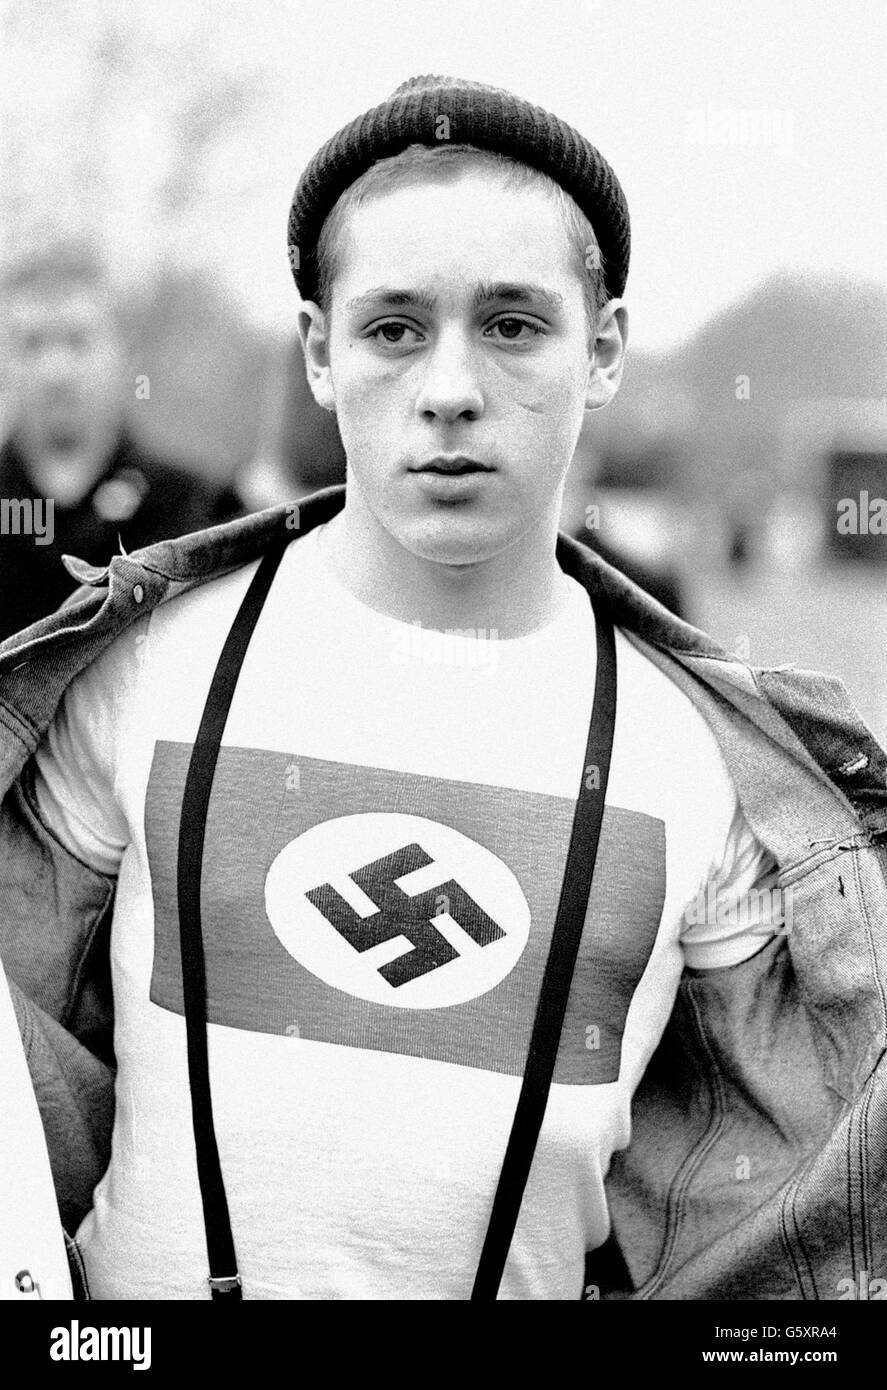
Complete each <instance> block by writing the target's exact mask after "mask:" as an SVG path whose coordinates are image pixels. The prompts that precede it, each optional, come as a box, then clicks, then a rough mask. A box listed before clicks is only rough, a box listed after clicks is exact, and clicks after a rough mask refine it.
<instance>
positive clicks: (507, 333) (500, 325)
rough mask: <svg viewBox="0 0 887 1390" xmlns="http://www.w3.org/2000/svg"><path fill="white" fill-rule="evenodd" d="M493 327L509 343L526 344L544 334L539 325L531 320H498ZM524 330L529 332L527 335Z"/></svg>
mask: <svg viewBox="0 0 887 1390" xmlns="http://www.w3.org/2000/svg"><path fill="white" fill-rule="evenodd" d="M491 327H492V328H495V329H498V331H499V334H500V336H501V337H502V338H504V339H505V340H506V342H509V343H518V342H526V341H528V339H529V338H534V337H536V335H537V334H539V333H541V332H542V329H541V328H540V327H539V325H538V324H535V323H531V322H530V320H529V319H516V318H504V319H497V320H496V322H495V323H494V324H491ZM524 329H526V330H527V331H526V333H524V332H523V330H524Z"/></svg>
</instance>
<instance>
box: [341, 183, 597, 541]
mask: <svg viewBox="0 0 887 1390" xmlns="http://www.w3.org/2000/svg"><path fill="white" fill-rule="evenodd" d="M326 331H327V334H328V339H327V343H328V357H329V364H330V373H329V382H330V389H331V392H332V395H333V397H334V400H335V409H336V414H337V417H338V422H339V428H340V431H341V434H342V440H343V443H344V446H345V452H346V454H347V457H348V465H349V483H350V482H351V481H352V480H353V481H354V482H356V483H357V485H358V487H359V490H360V493H361V499H362V502H363V504H364V505H366V506H367V507H368V508H369V509H370V511H371V512H372V513H373V515H374V516H375V518H376V520H377V521H378V522H379V523H381V525H382V526H384V527H385V529H386V530H387V531H388V532H389V534H390V535H392V536H393V537H394V538H395V539H396V540H397V541H399V542H400V543H401V544H402V545H403V546H405V547H406V548H407V549H408V550H409V551H411V552H412V553H413V554H415V555H418V556H421V557H423V558H426V559H430V560H437V561H441V562H444V563H450V564H460V563H466V562H470V561H477V560H481V559H486V558H489V557H491V556H493V555H496V554H499V553H501V552H502V551H503V550H505V549H507V548H508V547H509V546H510V545H512V544H514V543H515V542H516V541H518V540H519V539H520V538H521V537H522V536H524V535H526V534H527V533H528V532H530V531H531V530H533V529H534V528H538V527H539V526H540V525H541V524H543V523H544V522H545V521H549V522H551V521H552V520H553V521H554V523H555V524H556V518H557V514H558V511H559V503H560V493H561V488H562V484H563V479H564V476H565V473H566V470H567V467H568V465H569V462H570V459H571V457H572V454H573V450H574V448H575V444H576V440H577V437H578V435H579V430H580V428H581V425H582V420H583V412H584V410H585V407H586V391H587V386H588V381H589V370H590V366H591V362H590V358H589V339H588V325H587V320H586V316H585V308H584V297H583V286H582V283H581V280H580V278H579V275H578V274H577V271H576V268H575V264H574V262H573V258H572V255H571V247H570V245H569V243H568V240H567V234H566V230H565V228H564V225H563V222H562V220H561V214H560V212H559V209H558V207H557V205H556V204H555V203H554V202H553V200H551V199H549V197H548V196H547V195H546V194H545V192H544V190H542V189H537V188H533V187H530V188H524V189H521V190H512V189H509V188H508V187H507V186H506V185H505V184H504V183H503V182H502V181H501V180H500V179H499V178H498V177H496V178H491V177H490V176H489V174H487V173H482V174H481V173H478V172H477V171H471V172H466V173H465V174H464V175H461V176H460V177H459V178H458V179H456V180H455V181H446V182H442V183H437V182H417V183H415V184H410V185H409V186H404V187H403V188H400V189H394V190H392V191H390V192H388V193H385V194H382V195H379V196H378V197H376V198H373V199H372V200H370V201H369V202H367V203H366V204H365V205H363V206H362V207H358V208H356V209H354V210H353V211H352V212H351V213H350V214H349V217H348V220H347V222H346V225H345V227H344V229H343V234H342V242H341V246H340V250H339V265H338V270H337V274H336V277H335V282H334V285H333V290H332V305H331V308H330V313H329V315H328V321H327V328H326ZM454 460H465V461H471V462H472V463H473V464H474V465H475V467H474V468H473V469H470V471H466V472H465V473H464V474H463V475H462V476H453V475H452V474H447V473H445V472H444V471H443V470H444V468H445V467H446V464H447V462H450V464H452V461H454ZM435 464H436V465H437V469H438V470H439V471H431V470H429V465H432V466H433V465H435ZM477 465H480V467H478V466H477ZM466 466H467V462H466Z"/></svg>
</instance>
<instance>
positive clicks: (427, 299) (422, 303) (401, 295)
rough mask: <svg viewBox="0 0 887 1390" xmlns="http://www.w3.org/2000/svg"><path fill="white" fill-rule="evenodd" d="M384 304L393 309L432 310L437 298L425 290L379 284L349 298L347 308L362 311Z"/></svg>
mask: <svg viewBox="0 0 887 1390" xmlns="http://www.w3.org/2000/svg"><path fill="white" fill-rule="evenodd" d="M382 304H387V305H390V307H391V308H393V309H426V310H428V311H429V312H430V311H431V310H432V309H433V308H434V307H435V305H436V304H437V300H436V299H435V298H434V295H432V294H428V293H427V292H426V291H424V290H399V289H395V288H394V287H393V286H388V285H377V286H376V288H375V289H372V290H367V291H366V293H365V294H359V295H357V296H356V297H355V298H354V299H349V300H348V303H347V305H346V308H348V309H349V310H351V311H352V312H360V311H362V310H363V309H369V308H372V307H373V306H374V305H382Z"/></svg>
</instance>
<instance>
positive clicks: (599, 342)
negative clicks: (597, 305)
mask: <svg viewBox="0 0 887 1390" xmlns="http://www.w3.org/2000/svg"><path fill="white" fill-rule="evenodd" d="M627 346H628V309H627V308H626V307H625V303H624V301H623V300H621V299H611V300H610V301H609V303H607V304H605V305H604V307H603V309H601V311H600V313H599V315H598V324H597V331H596V333H595V338H594V348H593V352H592V358H591V366H590V368H589V372H588V387H587V390H586V394H585V408H586V410H600V409H601V407H602V406H605V405H609V404H610V401H611V400H612V399H613V397H614V396H615V394H616V392H617V391H618V390H619V384H620V382H621V381H622V364H623V362H624V360H625V349H626V347H627Z"/></svg>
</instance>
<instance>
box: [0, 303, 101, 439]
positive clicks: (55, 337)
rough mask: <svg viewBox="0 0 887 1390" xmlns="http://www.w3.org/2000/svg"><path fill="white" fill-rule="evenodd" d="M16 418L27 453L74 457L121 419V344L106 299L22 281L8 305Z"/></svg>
mask: <svg viewBox="0 0 887 1390" xmlns="http://www.w3.org/2000/svg"><path fill="white" fill-rule="evenodd" d="M6 313H7V331H8V343H9V365H10V374H11V378H12V380H11V383H10V385H11V397H12V400H11V413H12V424H13V426H14V428H15V432H16V438H17V439H18V441H19V443H20V445H21V447H22V449H23V451H24V453H25V455H26V457H29V458H47V457H52V456H57V457H65V456H71V457H72V458H73V457H76V456H77V455H78V454H80V453H83V452H88V451H89V449H90V448H91V447H92V446H93V445H94V444H95V442H96V441H97V440H99V439H103V438H104V436H105V434H106V432H107V431H108V430H109V429H110V428H111V427H112V425H113V424H115V423H116V421H117V420H118V419H119V415H120V412H121V387H122V363H123V357H122V349H121V344H120V340H119V337H118V334H117V331H116V328H115V325H114V321H113V318H112V315H111V312H110V309H109V307H108V305H107V303H106V302H105V300H104V298H103V297H102V295H101V294H100V293H98V292H97V291H93V290H92V289H90V288H89V287H88V286H80V285H78V284H76V283H72V284H60V285H57V286H52V287H45V288H44V287H37V286H24V287H21V288H19V289H17V290H16V291H15V292H13V293H12V294H11V295H10V299H9V302H8V304H7V307H6Z"/></svg>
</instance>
